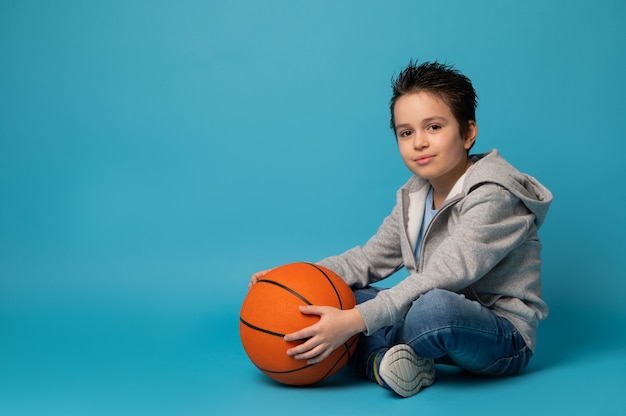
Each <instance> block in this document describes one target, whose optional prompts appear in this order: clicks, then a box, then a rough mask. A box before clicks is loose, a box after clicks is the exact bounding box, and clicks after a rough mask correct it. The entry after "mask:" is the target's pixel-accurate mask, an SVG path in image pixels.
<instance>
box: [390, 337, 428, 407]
mask: <svg viewBox="0 0 626 416" xmlns="http://www.w3.org/2000/svg"><path fill="white" fill-rule="evenodd" d="M379 372H380V377H381V378H382V379H383V380H384V381H385V383H387V385H388V386H389V387H390V388H391V389H392V390H393V391H394V392H396V393H397V394H398V395H400V396H402V397H410V396H413V395H414V394H416V393H417V392H419V391H420V390H421V389H422V388H423V387H428V386H430V385H431V384H433V383H434V382H435V363H434V361H433V360H432V359H430V358H422V357H420V356H418V355H417V354H415V351H413V349H412V348H411V347H409V346H408V345H405V344H398V345H395V346H393V347H391V348H390V349H389V350H388V351H387V352H386V353H385V355H384V356H383V358H382V360H381V361H380V369H379Z"/></svg>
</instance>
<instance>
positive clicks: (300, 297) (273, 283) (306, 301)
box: [257, 279, 312, 305]
mask: <svg viewBox="0 0 626 416" xmlns="http://www.w3.org/2000/svg"><path fill="white" fill-rule="evenodd" d="M257 283H269V284H271V285H276V286H278V287H280V288H281V289H285V290H286V291H287V292H289V293H291V294H292V295H294V296H295V297H297V298H298V299H300V300H301V301H302V302H304V303H306V304H307V305H312V303H311V302H309V300H308V299H307V298H305V297H304V296H302V295H301V294H299V293H298V292H296V291H295V290H293V289H291V288H289V287H287V286H285V285H283V284H282V283H278V282H276V281H274V280H267V279H261V280H259V281H258V282H257Z"/></svg>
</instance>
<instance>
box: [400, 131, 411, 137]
mask: <svg viewBox="0 0 626 416" xmlns="http://www.w3.org/2000/svg"><path fill="white" fill-rule="evenodd" d="M410 135H411V130H403V131H401V132H400V134H398V136H399V137H409V136H410Z"/></svg>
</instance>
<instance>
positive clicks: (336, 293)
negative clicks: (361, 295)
mask: <svg viewBox="0 0 626 416" xmlns="http://www.w3.org/2000/svg"><path fill="white" fill-rule="evenodd" d="M306 264H308V265H309V266H313V267H315V268H316V269H317V270H319V271H320V273H322V274H323V275H324V277H325V278H326V280H328V283H330V286H331V287H332V288H333V290H334V291H335V295H337V300H338V301H339V309H343V302H342V301H341V296H339V292H338V291H337V288H336V287H335V284H334V283H333V281H332V280H330V277H328V275H327V274H326V272H325V271H324V270H322V269H320V268H319V267H318V266H317V265H315V264H313V263H306Z"/></svg>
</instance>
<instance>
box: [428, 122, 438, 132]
mask: <svg viewBox="0 0 626 416" xmlns="http://www.w3.org/2000/svg"><path fill="white" fill-rule="evenodd" d="M440 128H441V126H440V125H438V124H431V125H430V126H428V130H430V131H436V130H439V129H440Z"/></svg>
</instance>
